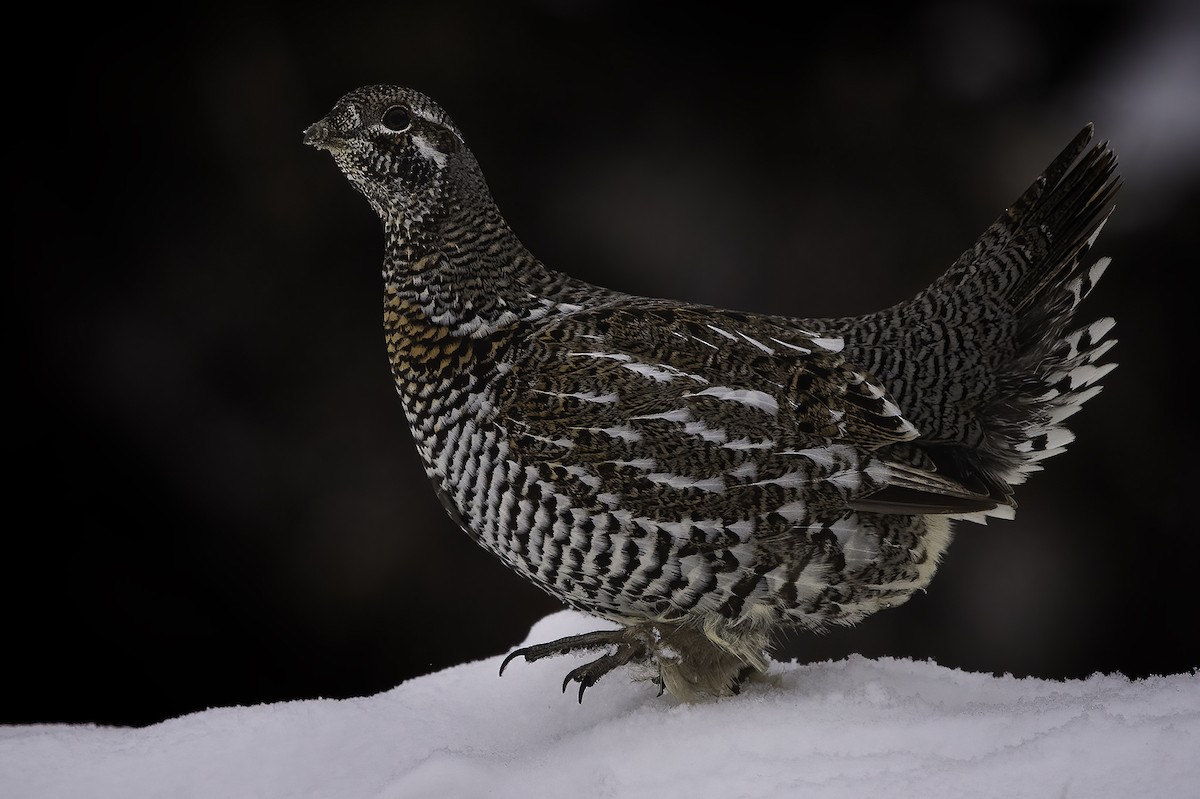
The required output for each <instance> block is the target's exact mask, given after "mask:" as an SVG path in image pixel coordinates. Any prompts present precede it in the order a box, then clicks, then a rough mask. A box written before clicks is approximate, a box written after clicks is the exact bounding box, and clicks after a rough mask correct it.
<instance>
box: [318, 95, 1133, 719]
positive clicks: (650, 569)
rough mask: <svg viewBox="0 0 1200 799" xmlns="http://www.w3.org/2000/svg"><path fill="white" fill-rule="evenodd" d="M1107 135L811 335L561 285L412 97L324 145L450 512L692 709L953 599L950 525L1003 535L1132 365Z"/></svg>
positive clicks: (347, 120) (578, 648) (588, 642)
mask: <svg viewBox="0 0 1200 799" xmlns="http://www.w3.org/2000/svg"><path fill="white" fill-rule="evenodd" d="M1093 137H1094V131H1093V126H1092V125H1091V124H1088V125H1087V126H1086V127H1084V128H1083V129H1082V130H1081V131H1080V132H1079V133H1078V134H1077V135H1075V136H1074V137H1073V138H1072V139H1071V141H1070V143H1069V144H1067V146H1066V147H1065V148H1064V149H1063V150H1062V152H1061V153H1060V154H1059V155H1058V156H1057V157H1055V158H1054V159H1053V160H1052V161H1051V163H1050V164H1049V166H1048V167H1047V168H1046V169H1045V171H1044V172H1043V173H1042V174H1041V175H1040V176H1039V177H1038V178H1037V179H1036V180H1035V181H1034V182H1033V183H1032V185H1030V187H1029V188H1028V189H1027V190H1026V191H1025V192H1024V193H1023V194H1021V196H1020V197H1019V198H1018V199H1017V200H1016V201H1015V202H1014V203H1013V204H1012V205H1011V206H1009V207H1008V208H1007V209H1005V211H1004V212H1003V213H1002V214H1001V215H1000V216H999V218H998V219H997V220H996V221H995V222H994V223H993V224H992V225H991V226H990V227H988V228H987V229H986V230H985V231H984V232H983V234H982V235H981V236H980V237H979V238H978V240H977V241H976V242H975V243H974V245H972V246H971V247H970V248H968V249H967V250H966V251H965V252H964V253H963V254H962V255H961V256H960V257H959V258H958V260H957V261H955V262H954V263H953V264H952V265H951V266H950V268H949V269H948V270H947V271H946V272H945V273H944V274H942V275H941V277H939V278H937V279H936V280H935V281H934V282H933V283H932V284H931V285H929V286H928V287H927V288H925V289H924V290H922V291H921V292H919V293H918V294H917V295H916V296H915V297H913V298H911V299H909V300H907V301H904V302H901V303H899V304H896V305H894V306H892V307H889V308H886V309H884V310H881V311H878V312H875V313H869V314H866V315H860V316H855V317H847V318H831V319H808V318H802V317H794V318H793V317H790V316H779V315H767V314H760V313H752V312H746V311H737V310H731V309H723V308H718V307H711V306H706V305H699V304H695V303H689V302H683V301H677V300H672V299H659V298H651V297H642V296H636V295H633V294H629V293H625V292H622V291H619V290H616V289H611V288H605V287H601V286H597V285H592V284H590V283H587V282H584V281H582V280H580V279H577V278H574V277H571V276H570V275H568V274H566V273H563V272H559V271H556V270H554V269H551V268H550V267H548V266H546V265H545V264H543V263H542V262H541V261H540V260H538V259H537V258H536V257H535V256H534V255H533V254H532V253H530V252H529V250H528V249H527V248H526V247H525V246H524V245H523V244H522V243H521V241H520V240H519V239H518V237H517V236H516V234H515V233H514V232H513V231H512V229H511V228H510V227H509V225H508V223H507V222H506V221H505V219H504V217H503V216H502V215H501V213H500V210H499V208H498V206H497V204H496V201H495V200H494V198H493V197H492V194H491V192H490V190H489V189H488V186H487V183H486V181H485V179H484V175H483V172H482V170H481V168H480V165H479V163H478V161H477V160H476V158H475V156H474V155H473V154H472V152H471V150H470V149H469V148H468V147H467V145H466V142H465V139H464V138H463V135H462V133H461V131H460V130H459V128H458V127H457V126H456V125H455V123H454V122H453V121H452V120H451V119H450V117H449V116H448V115H447V113H446V112H445V111H444V110H443V109H442V107H441V106H439V105H438V104H437V103H435V102H434V101H433V100H432V99H430V98H429V97H427V96H425V95H424V94H421V93H420V92H418V91H416V90H413V89H410V88H406V87H402V86H396V85H374V86H365V87H362V88H359V89H356V90H354V91H351V92H350V93H348V94H346V95H345V96H343V97H342V98H341V99H340V100H338V101H337V103H336V104H335V105H334V106H333V108H332V110H331V111H330V112H329V113H328V114H327V115H326V116H324V117H323V118H322V119H320V121H318V122H316V123H315V124H313V125H311V126H310V127H308V128H307V129H306V130H305V131H304V142H305V143H306V144H308V145H311V146H313V147H316V148H319V149H321V150H325V151H327V152H328V153H329V154H331V155H332V157H333V160H334V162H335V163H336V165H337V167H338V168H339V169H340V171H341V172H342V173H343V175H344V176H345V178H346V179H348V181H349V182H350V183H351V185H352V186H353V187H354V188H355V189H357V190H358V191H359V192H360V193H361V194H362V195H364V196H365V197H366V199H367V202H368V203H369V204H370V206H371V207H372V208H373V209H374V211H375V212H376V213H377V214H378V216H379V218H380V220H381V222H382V225H383V232H384V237H385V250H384V257H383V268H382V272H383V282H384V312H383V327H384V337H385V342H386V346H387V352H388V356H389V360H390V365H391V372H392V376H393V377H394V379H395V385H396V389H397V391H398V393H399V396H400V398H401V404H402V406H403V410H404V413H405V415H406V418H407V421H408V424H409V427H410V429H411V433H412V438H413V441H414V443H415V445H416V450H417V453H418V455H419V457H420V460H421V463H422V464H423V466H424V470H425V473H426V475H427V476H428V477H429V479H430V481H431V482H432V485H433V491H434V493H435V494H436V496H437V497H438V499H439V500H440V501H441V503H442V505H443V506H444V507H445V510H446V512H447V513H448V514H449V516H450V517H451V518H452V519H453V521H454V522H455V523H456V524H457V525H458V526H459V527H460V528H462V530H463V531H465V532H466V533H467V534H468V535H469V536H470V537H471V538H472V539H473V540H475V541H476V542H477V543H478V544H479V545H481V546H483V547H484V548H485V549H487V550H489V551H490V552H492V553H493V554H494V555H495V556H496V557H498V558H499V559H500V560H501V561H502V562H503V563H504V564H506V565H507V566H508V567H509V568H510V569H512V570H513V571H515V572H516V573H517V574H518V575H521V576H522V577H524V578H525V579H527V580H529V581H530V582H532V583H533V584H534V585H536V586H537V587H539V588H541V589H542V590H544V591H546V592H547V593H549V594H550V595H552V596H554V597H555V598H557V599H558V600H560V601H561V602H562V603H564V604H565V605H567V606H568V607H571V608H574V609H577V610H580V611H584V612H585V613H588V614H591V615H593V616H596V617H600V618H603V619H606V620H608V621H610V622H616V628H615V629H610V628H606V629H602V630H597V631H595V632H591V633H585V634H580V635H572V636H568V637H565V638H561V639H558V640H555V641H550V642H546V643H542V644H536V645H530V646H525V647H522V648H519V649H516V650H514V651H512V652H511V653H509V654H508V656H507V657H506V658H505V659H504V661H503V664H502V665H501V668H500V673H501V675H503V673H504V669H505V667H507V666H508V664H509V662H510V661H512V660H513V659H514V658H517V657H523V658H524V659H525V661H527V662H532V661H537V660H540V659H542V658H547V657H551V656H555V655H560V654H568V653H578V652H586V653H590V654H589V656H588V657H589V658H590V657H591V656H592V655H596V654H597V653H599V655H598V657H595V658H594V659H588V660H586V662H584V664H583V665H581V666H578V667H577V668H574V669H572V670H571V671H570V672H569V673H568V674H567V675H566V677H565V679H564V680H563V683H562V690H563V692H565V691H566V689H567V687H568V686H570V685H571V684H572V683H575V684H577V685H578V688H579V693H578V699H579V701H580V702H582V701H583V694H584V691H585V690H586V689H588V688H589V687H591V686H593V685H595V683H596V682H597V681H598V680H600V679H601V678H602V677H604V676H605V675H607V674H609V673H611V672H613V671H614V670H615V669H618V668H622V667H627V669H628V670H629V672H628V673H630V674H631V676H632V677H634V678H635V679H640V680H645V681H648V682H650V683H652V684H653V685H654V686H656V687H657V689H658V693H659V694H660V695H661V694H662V693H663V692H664V691H666V692H669V693H670V694H671V695H673V696H675V697H677V698H678V699H680V700H683V701H693V700H700V699H705V698H710V697H725V696H732V695H735V694H737V693H738V692H739V691H740V690H741V688H742V686H743V684H744V683H745V681H746V680H748V679H750V678H752V677H755V676H756V675H760V674H762V673H764V672H765V671H766V670H767V668H768V662H769V654H770V648H771V645H772V641H773V636H775V635H776V634H777V633H780V632H783V631H790V630H808V631H814V632H819V631H822V630H827V629H829V628H831V627H833V626H836V625H853V624H855V623H857V622H859V621H861V620H862V619H864V618H865V617H867V616H869V615H871V614H873V613H875V612H877V611H880V610H883V609H886V608H892V607H896V606H899V605H901V604H903V603H904V602H905V601H907V600H908V599H909V598H910V597H911V596H912V595H913V594H914V593H915V592H917V591H922V590H924V589H925V587H926V586H927V585H928V584H929V582H930V580H931V579H932V578H933V576H934V573H935V572H936V570H937V568H938V564H939V562H940V561H941V559H942V557H943V555H944V554H945V553H946V550H947V547H948V546H949V544H950V542H951V539H952V538H953V529H952V527H953V525H954V524H956V523H958V522H962V521H966V522H986V520H987V519H988V518H1012V517H1013V516H1014V509H1015V507H1016V503H1015V501H1014V498H1013V493H1014V488H1015V487H1016V486H1018V485H1020V484H1022V483H1023V482H1024V481H1025V480H1026V478H1027V477H1028V476H1029V475H1030V474H1031V473H1032V472H1035V471H1038V470H1040V469H1041V468H1042V466H1043V462H1044V461H1045V460H1046V459H1047V458H1050V457H1053V456H1055V455H1058V454H1060V453H1062V452H1063V451H1064V448H1065V446H1066V445H1067V444H1068V443H1070V442H1071V441H1072V440H1073V434H1072V433H1071V432H1070V431H1069V430H1068V429H1067V427H1066V426H1065V424H1064V422H1065V421H1066V420H1067V419H1068V417H1070V416H1071V415H1072V414H1074V413H1076V412H1077V411H1079V410H1080V408H1081V407H1082V406H1083V405H1084V403H1086V402H1087V401H1088V400H1090V399H1092V398H1093V397H1095V396H1096V395H1097V394H1098V393H1099V391H1100V388H1101V386H1100V382H1099V381H1100V380H1101V378H1103V377H1104V376H1105V375H1106V374H1107V373H1109V372H1110V371H1111V370H1112V369H1113V368H1115V366H1116V364H1115V363H1105V362H1103V358H1104V356H1105V354H1106V353H1108V352H1109V350H1110V349H1111V348H1112V346H1113V344H1114V343H1115V339H1113V338H1112V337H1111V336H1110V335H1109V333H1110V331H1111V330H1112V328H1113V325H1114V320H1113V319H1112V318H1108V317H1106V318H1101V319H1099V320H1097V321H1092V322H1088V323H1081V322H1079V321H1077V320H1076V311H1077V309H1078V307H1079V305H1080V304H1081V302H1082V301H1083V300H1084V299H1085V298H1086V297H1087V296H1088V294H1089V292H1090V291H1091V290H1092V288H1093V287H1094V286H1095V285H1096V282H1097V281H1098V280H1099V279H1100V277H1101V275H1102V274H1103V272H1104V270H1105V268H1106V267H1107V266H1108V264H1109V259H1108V258H1093V257H1091V254H1090V253H1091V248H1092V246H1093V244H1094V242H1095V241H1096V238H1097V236H1098V235H1099V233H1100V231H1101V228H1102V227H1103V226H1104V224H1105V222H1106V221H1107V220H1108V218H1109V215H1110V214H1111V213H1112V210H1113V208H1114V207H1115V206H1114V197H1115V195H1116V193H1117V191H1118V189H1119V187H1120V185H1121V179H1120V177H1119V175H1118V173H1117V159H1116V155H1115V153H1114V152H1113V150H1112V149H1111V148H1110V146H1109V145H1108V143H1107V142H1099V143H1094V142H1093Z"/></svg>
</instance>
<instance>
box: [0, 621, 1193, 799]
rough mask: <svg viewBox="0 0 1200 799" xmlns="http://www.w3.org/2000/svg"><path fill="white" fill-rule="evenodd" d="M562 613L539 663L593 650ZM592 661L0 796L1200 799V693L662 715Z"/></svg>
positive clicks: (1038, 688) (132, 749)
mask: <svg viewBox="0 0 1200 799" xmlns="http://www.w3.org/2000/svg"><path fill="white" fill-rule="evenodd" d="M597 627H598V623H597V622H596V620H595V619H592V618H590V617H587V616H584V615H582V614H578V613H574V612H562V613H556V614H554V615H552V616H549V617H547V618H546V619H543V620H542V621H541V622H539V623H538V624H537V625H535V626H534V628H533V630H532V631H531V632H530V635H529V639H528V641H527V643H540V642H544V641H548V640H551V639H553V638H556V637H560V636H564V635H572V634H575V633H580V632H587V631H589V630H593V629H596V628H597ZM585 659H586V658H584V657H583V656H580V657H578V658H572V657H567V656H564V657H559V658H551V659H548V660H546V661H542V662H539V663H531V664H527V663H525V662H524V661H523V660H521V659H517V660H516V661H514V662H513V663H512V664H510V666H509V668H508V670H507V671H506V672H505V675H504V677H503V678H500V677H497V674H496V672H497V669H498V668H499V664H500V660H501V658H500V656H497V657H494V658H489V659H487V660H483V661H480V662H477V663H468V664H465V665H462V666H456V667H454V668H451V669H447V670H445V671H442V672H439V673H437V674H431V675H428V676H425V677H420V678H418V679H414V680H410V681H409V682H406V683H404V684H402V685H400V686H398V687H397V688H395V689H393V690H391V691H388V692H386V693H383V694H379V695H378V696H373V697H369V698H363V699H348V700H312V701H302V702H286V703H280V704H275V705H261V706H257V707H236V708H221V709H213V710H208V711H204V712H202V713H195V714H192V715H189V716H185V717H182V718H178V719H173V720H171V721H166V722H163V723H161V724H156V725H154V726H152V727H146V728H142V729H127V728H106V727H95V726H87V725H32V726H14V727H5V728H0V796H5V797H22V799H38V798H40V797H64V796H79V797H85V796H86V797H93V798H94V799H108V798H109V797H112V798H113V799H117V798H118V797H119V798H120V799H138V797H147V798H149V797H156V798H157V797H167V796H170V797H220V798H221V799H225V798H226V797H260V798H266V797H281V799H282V798H283V797H287V799H293V798H294V797H331V799H332V798H336V799H356V798H357V797H372V798H378V799H401V798H404V799H407V797H437V799H456V798H457V797H531V796H533V797H568V796H570V797H655V798H656V799H663V798H665V797H688V799H705V797H721V799H732V798H734V797H790V796H804V797H823V798H826V797H828V798H832V799H837V798H839V797H847V798H849V797H853V799H861V797H864V796H888V797H896V798H898V797H921V798H922V799H938V797H955V798H956V799H960V798H961V797H1005V798H1006V799H1014V798H1016V797H1039V798H1041V797H1080V798H1081V799H1099V798H1101V797H1120V798H1121V799H1126V798H1127V797H1133V796H1137V797H1163V799H1167V798H1168V797H1170V799H1179V798H1180V797H1189V796H1190V797H1200V676H1198V675H1197V674H1194V673H1193V674H1187V675H1176V676H1171V677H1155V678H1151V679H1147V680H1140V681H1136V682H1135V681H1130V680H1127V679H1125V678H1124V677H1108V676H1101V675H1096V676H1093V677H1091V678H1089V679H1086V680H1077V681H1070V682H1051V681H1046V680H1035V679H1015V678H1012V677H1001V678H996V677H992V676H990V675H980V674H968V673H965V672H961V671H954V670H951V669H946V668H942V667H941V666H937V665H934V664H931V663H918V662H913V661H908V660H891V659H883V660H867V659H865V658H861V657H852V658H850V659H848V660H845V661H839V662H834V663H818V664H811V665H796V664H787V663H775V664H772V667H771V671H770V673H769V675H768V677H767V678H766V679H765V680H763V681H759V682H755V683H751V684H750V685H748V686H747V687H746V689H745V690H744V691H743V693H742V695H741V696H738V697H733V698H730V699H720V700H714V701H710V702H704V703H698V704H690V705H687V704H681V703H679V702H677V701H675V700H673V699H671V698H670V697H667V696H664V697H661V698H655V693H656V689H655V688H654V686H652V685H650V684H649V683H645V682H633V681H631V680H630V679H629V678H628V675H627V673H626V672H625V671H623V670H622V671H619V672H616V673H614V674H611V675H609V676H608V677H607V678H606V679H605V680H604V681H602V682H601V683H600V684H598V685H596V686H595V687H593V688H591V689H589V691H588V692H587V694H586V696H585V697H584V701H583V705H582V706H580V705H578V704H576V697H575V692H574V691H573V690H569V691H568V692H567V694H566V695H563V694H560V693H559V686H560V685H561V682H562V678H563V676H564V675H565V674H566V672H567V671H568V670H569V669H570V668H572V667H573V666H574V665H577V664H578V663H582V662H584V660H585Z"/></svg>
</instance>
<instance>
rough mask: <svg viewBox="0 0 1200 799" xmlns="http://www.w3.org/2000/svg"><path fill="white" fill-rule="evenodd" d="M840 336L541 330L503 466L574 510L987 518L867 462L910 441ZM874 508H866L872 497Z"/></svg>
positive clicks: (651, 327)
mask: <svg viewBox="0 0 1200 799" xmlns="http://www.w3.org/2000/svg"><path fill="white" fill-rule="evenodd" d="M841 348H842V345H841V342H840V340H837V339H830V338H823V337H821V336H819V335H817V334H815V333H811V332H807V331H804V330H801V329H797V328H796V327H794V326H788V325H784V324H781V323H779V322H777V321H772V320H767V319H764V318H763V317H756V316H750V315H745V314H738V313H734V312H727V311H717V310H715V309H709V308H697V307H695V306H683V305H676V304H671V303H667V302H656V303H645V304H639V303H630V304H626V305H622V306H620V307H613V306H609V307H606V308H601V309H595V310H587V311H580V312H577V313H574V314H571V315H569V316H566V317H561V318H558V319H556V320H554V321H553V322H549V323H547V324H544V325H542V326H541V327H540V328H538V329H537V330H536V331H535V333H534V334H533V335H532V336H530V337H529V338H527V339H526V340H525V341H524V343H523V344H522V345H520V346H519V348H518V349H517V351H516V352H514V353H513V355H512V356H511V359H510V364H509V374H508V379H509V381H510V383H509V386H510V390H508V391H506V392H505V396H506V398H505V399H504V400H503V407H502V408H500V411H501V413H500V419H501V424H502V425H504V426H505V427H506V433H507V440H508V446H509V456H510V457H513V458H515V459H517V460H518V461H520V462H522V463H524V464H526V465H527V467H532V468H533V469H534V470H536V473H537V479H538V480H540V481H545V482H547V483H550V484H553V485H554V487H555V490H556V492H559V493H567V494H569V495H571V496H572V498H573V501H574V502H575V503H578V505H577V506H578V507H594V508H596V509H597V510H600V509H603V508H604V507H606V506H609V507H613V506H619V507H620V508H622V509H623V510H628V511H630V512H631V513H632V514H633V516H634V517H643V518H648V519H655V520H662V519H680V518H696V517H698V516H703V517H705V518H707V519H723V520H726V522H727V521H728V520H729V519H731V518H746V517H747V516H753V515H759V516H761V515H763V514H770V513H774V512H780V509H781V508H787V507H792V508H793V510H795V508H796V506H797V503H799V502H801V497H803V504H804V506H805V507H804V513H805V518H811V517H820V518H839V517H840V516H842V515H844V514H846V513H847V512H849V511H852V510H869V511H877V512H888V513H910V514H914V513H967V512H972V511H977V510H980V509H981V507H988V508H990V507H992V506H993V505H994V502H993V501H992V500H990V499H988V498H987V497H980V495H978V494H977V493H974V492H972V491H970V490H968V489H966V488H964V487H963V486H961V485H960V484H958V483H955V482H954V481H952V480H949V479H945V478H942V477H940V476H938V475H937V474H934V473H931V472H928V471H924V470H921V469H919V468H913V467H911V466H904V465H901V464H898V463H890V462H888V461H887V459H886V458H882V457H878V456H876V455H875V454H874V453H875V452H876V451H877V450H879V449H880V448H885V447H886V446H887V445H889V444H896V443H899V442H904V441H909V440H912V439H914V438H916V437H917V436H918V435H919V431H917V430H916V428H914V427H913V425H912V424H911V423H909V422H908V421H907V420H906V419H905V418H904V417H903V416H902V415H901V413H900V410H899V408H898V407H897V405H896V403H895V402H894V401H893V400H892V399H891V397H889V396H888V394H887V392H886V391H885V390H884V389H883V387H882V386H881V385H880V384H879V382H878V381H877V380H876V379H875V378H874V377H872V376H871V375H870V374H867V373H866V372H864V371H862V370H859V369H857V368H856V367H855V366H854V365H853V364H851V363H848V362H846V360H845V359H844V358H843V357H842V355H841V354H840V350H841ZM873 496H875V497H878V499H877V500H875V501H874V502H872V501H871V497H873Z"/></svg>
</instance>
